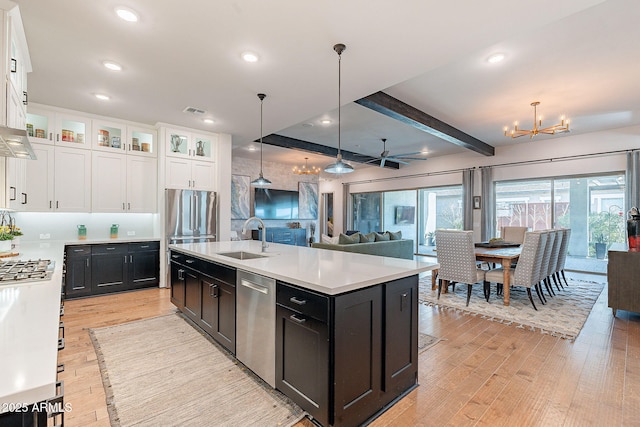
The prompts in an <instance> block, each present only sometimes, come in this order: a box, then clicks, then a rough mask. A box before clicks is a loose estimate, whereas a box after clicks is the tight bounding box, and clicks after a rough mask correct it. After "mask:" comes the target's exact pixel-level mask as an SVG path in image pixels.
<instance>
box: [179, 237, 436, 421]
mask: <svg viewBox="0 0 640 427" xmlns="http://www.w3.org/2000/svg"><path fill="white" fill-rule="evenodd" d="M260 245H261V243H260V242H258V241H240V242H211V243H192V244H178V245H170V246H169V248H170V250H171V260H172V265H171V277H172V279H171V282H172V302H174V304H175V305H176V306H177V307H178V308H179V309H180V310H181V311H183V313H184V314H185V315H186V316H187V317H188V318H190V319H191V320H192V321H193V322H194V323H196V324H197V325H198V326H200V327H202V329H204V330H205V332H207V333H209V334H210V335H211V336H212V337H213V338H214V339H216V341H218V342H219V343H220V344H222V345H223V346H224V347H226V348H227V349H228V350H229V351H230V352H231V353H233V354H235V355H236V357H237V358H238V360H240V361H241V362H243V363H245V365H247V367H249V368H250V369H251V370H253V371H254V372H255V373H256V374H258V375H259V376H260V377H261V378H263V379H264V380H265V381H266V382H267V383H269V384H271V385H272V386H274V387H275V388H277V389H278V390H280V391H281V392H283V393H284V394H285V395H287V396H288V397H289V398H291V399H292V400H293V401H294V402H296V403H297V404H298V405H300V406H301V407H302V408H303V409H304V410H306V411H307V412H308V413H309V414H310V416H311V417H313V418H314V420H315V421H316V422H318V423H319V424H322V425H325V426H329V425H333V426H351V425H360V424H362V423H365V422H367V421H369V420H371V419H373V418H375V417H377V416H378V415H380V414H381V413H382V412H384V411H385V410H386V409H388V408H389V407H390V406H392V405H393V404H394V403H395V402H396V401H397V400H399V399H400V398H402V397H403V396H404V395H405V394H407V393H408V392H409V391H411V390H412V389H413V388H415V387H416V386H417V372H418V361H417V359H418V357H417V341H418V275H419V273H421V272H426V271H430V270H433V269H435V268H437V267H438V264H433V263H424V262H419V261H413V260H403V259H397V258H388V257H379V256H372V255H363V254H357V253H345V252H337V251H330V250H323V249H313V248H308V247H296V246H290V245H280V244H271V245H270V246H269V248H268V249H267V251H266V253H261V248H260ZM255 276H259V277H260V278H261V281H255V280H251V279H248V278H250V277H255ZM268 281H272V282H273V283H274V286H273V288H271V289H272V290H268V289H269V288H268V287H264V288H263V286H262V283H263V282H268ZM258 282H260V283H258ZM245 285H247V286H249V287H250V288H253V289H255V290H259V292H257V294H261V293H263V294H269V293H272V294H274V295H272V296H271V297H270V299H269V298H266V297H265V298H264V299H263V300H261V301H264V302H262V303H259V304H258V303H257V302H256V301H257V300H254V299H252V298H245V297H244V296H243V292H244V291H243V288H244V287H245ZM262 305H266V307H262ZM271 308H272V311H269V309H271ZM263 309H266V310H263ZM254 312H255V313H260V314H259V315H256V316H254ZM264 313H271V314H264ZM253 317H255V319H253V320H254V322H255V323H253V324H252V323H251V319H252V318H253ZM247 318H249V327H247V326H246V323H247V320H246V319H247ZM212 322H217V323H215V324H212ZM264 325H267V326H268V328H267V330H268V329H270V330H271V331H272V332H262V331H261V332H260V333H259V334H254V335H252V334H251V331H252V329H254V326H255V327H263V326H264ZM236 326H237V327H236ZM252 342H253V344H254V346H253V348H251V345H252ZM247 345H249V347H250V349H249V351H248V353H250V354H251V353H260V354H266V355H269V353H272V352H273V353H275V354H274V357H273V358H268V357H267V358H266V361H265V360H260V361H259V362H260V363H259V364H257V365H256V367H255V369H254V366H253V363H254V362H250V363H247V362H245V360H244V359H243V356H242V353H243V352H244V347H245V346H247ZM236 350H237V353H236ZM265 366H266V370H264V367H265ZM273 374H274V375H273ZM272 376H273V381H272V380H271V378H270V377H272Z"/></svg>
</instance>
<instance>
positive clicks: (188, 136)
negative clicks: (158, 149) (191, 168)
mask: <svg viewBox="0 0 640 427" xmlns="http://www.w3.org/2000/svg"><path fill="white" fill-rule="evenodd" d="M165 139H166V141H165V153H166V155H167V157H181V158H190V159H193V160H200V161H204V162H214V161H215V156H214V154H215V152H216V146H217V142H218V140H217V139H218V137H217V135H215V134H210V135H200V134H196V133H192V132H185V131H182V130H178V129H171V128H167V129H166V130H165Z"/></svg>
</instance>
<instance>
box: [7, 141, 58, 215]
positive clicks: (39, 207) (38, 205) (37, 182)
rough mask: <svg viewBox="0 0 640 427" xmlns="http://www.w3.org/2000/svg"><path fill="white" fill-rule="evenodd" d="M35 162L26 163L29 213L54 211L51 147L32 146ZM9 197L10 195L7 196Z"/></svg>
mask: <svg viewBox="0 0 640 427" xmlns="http://www.w3.org/2000/svg"><path fill="white" fill-rule="evenodd" d="M31 147H32V148H33V152H34V153H35V154H36V158H37V160H28V161H27V163H26V183H27V184H26V188H27V190H26V192H27V194H28V200H27V202H28V210H29V211H30V212H50V211H53V209H54V206H55V205H54V185H53V180H54V165H55V155H54V147H53V146H52V145H43V144H32V145H31ZM9 196H11V194H10V195H9Z"/></svg>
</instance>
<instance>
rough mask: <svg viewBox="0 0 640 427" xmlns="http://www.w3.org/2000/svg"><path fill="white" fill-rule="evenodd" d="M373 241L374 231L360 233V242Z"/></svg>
mask: <svg viewBox="0 0 640 427" xmlns="http://www.w3.org/2000/svg"><path fill="white" fill-rule="evenodd" d="M375 241H376V237H375V233H367V234H362V233H360V243H371V242H375Z"/></svg>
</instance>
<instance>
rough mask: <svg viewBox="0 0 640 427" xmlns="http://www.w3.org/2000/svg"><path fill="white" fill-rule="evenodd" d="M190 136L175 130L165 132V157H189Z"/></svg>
mask: <svg viewBox="0 0 640 427" xmlns="http://www.w3.org/2000/svg"><path fill="white" fill-rule="evenodd" d="M190 141H191V135H190V134H189V133H188V132H183V131H181V130H177V129H166V131H165V154H166V156H167V157H183V158H189V157H191V145H190V144H191V142H190Z"/></svg>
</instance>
